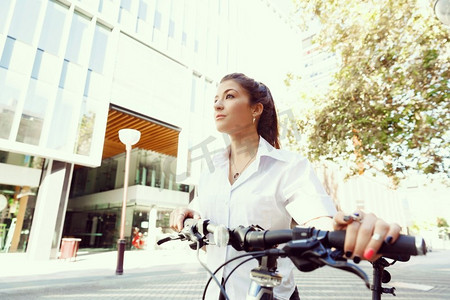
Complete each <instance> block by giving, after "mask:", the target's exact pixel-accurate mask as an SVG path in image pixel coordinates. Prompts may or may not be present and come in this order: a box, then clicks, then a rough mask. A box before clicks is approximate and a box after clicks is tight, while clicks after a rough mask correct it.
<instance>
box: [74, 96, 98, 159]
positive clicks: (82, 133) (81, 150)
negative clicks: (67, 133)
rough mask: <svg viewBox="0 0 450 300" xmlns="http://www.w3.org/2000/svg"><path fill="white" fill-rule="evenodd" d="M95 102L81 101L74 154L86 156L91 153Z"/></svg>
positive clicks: (86, 99) (95, 112) (95, 109)
mask: <svg viewBox="0 0 450 300" xmlns="http://www.w3.org/2000/svg"><path fill="white" fill-rule="evenodd" d="M95 102H96V101H93V100H89V99H88V98H84V99H83V103H82V105H81V114H80V120H79V124H78V134H77V142H76V146H75V153H76V154H81V155H86V156H88V155H89V154H90V151H91V145H92V135H93V133H94V126H95V117H96V115H97V110H98V108H97V107H95Z"/></svg>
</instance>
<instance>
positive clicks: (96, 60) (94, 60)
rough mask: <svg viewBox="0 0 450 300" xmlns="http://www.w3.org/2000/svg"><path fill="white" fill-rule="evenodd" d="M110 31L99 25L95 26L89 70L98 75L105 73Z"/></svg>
mask: <svg viewBox="0 0 450 300" xmlns="http://www.w3.org/2000/svg"><path fill="white" fill-rule="evenodd" d="M109 33H110V31H109V30H108V29H107V28H105V27H103V26H101V25H99V24H97V26H95V34H94V42H93V44H92V51H91V58H90V61H89V68H90V69H91V70H93V71H95V72H97V73H100V74H101V73H103V66H104V63H105V56H106V55H105V54H106V49H107V48H108V37H109Z"/></svg>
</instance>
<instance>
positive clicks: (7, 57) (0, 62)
mask: <svg viewBox="0 0 450 300" xmlns="http://www.w3.org/2000/svg"><path fill="white" fill-rule="evenodd" d="M15 42H16V39H15V38H12V37H10V36H8V37H7V38H6V42H5V47H4V48H3V54H2V58H1V59H0V67H3V68H5V69H8V68H9V63H10V62H11V56H12V53H13V50H14V43H15Z"/></svg>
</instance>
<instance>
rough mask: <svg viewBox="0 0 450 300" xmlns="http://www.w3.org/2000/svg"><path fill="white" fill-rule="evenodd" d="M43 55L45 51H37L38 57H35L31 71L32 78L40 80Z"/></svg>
mask: <svg viewBox="0 0 450 300" xmlns="http://www.w3.org/2000/svg"><path fill="white" fill-rule="evenodd" d="M43 53H44V51H43V50H42V49H37V51H36V56H35V57H34V64H33V70H32V71H31V78H34V79H38V76H39V70H40V68H41V62H42V54H43Z"/></svg>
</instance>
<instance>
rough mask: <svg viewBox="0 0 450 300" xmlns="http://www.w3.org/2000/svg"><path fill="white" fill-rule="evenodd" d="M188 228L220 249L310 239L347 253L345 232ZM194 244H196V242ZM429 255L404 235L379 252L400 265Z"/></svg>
mask: <svg viewBox="0 0 450 300" xmlns="http://www.w3.org/2000/svg"><path fill="white" fill-rule="evenodd" d="M184 224H185V228H186V229H188V230H189V231H191V232H198V233H199V234H201V235H202V236H206V235H207V234H208V233H212V234H213V235H214V241H215V244H216V245H218V246H225V245H232V246H233V248H235V249H236V250H238V251H242V250H243V251H246V252H250V251H256V250H265V249H270V248H273V247H274V246H275V245H278V244H284V243H288V242H295V241H298V240H305V239H309V238H315V239H317V240H319V241H320V242H321V243H322V244H323V246H325V247H326V248H337V249H343V248H344V241H345V231H324V230H318V229H315V228H314V227H295V228H293V229H282V230H261V229H258V228H257V227H255V226H250V227H243V226H238V227H237V228H235V229H232V230H231V229H228V228H226V227H225V226H223V225H217V224H213V223H211V222H210V221H209V220H203V219H197V220H195V219H186V220H185V222H184ZM191 229H193V230H191ZM188 239H190V238H188ZM190 240H192V241H196V239H190ZM426 252H427V250H426V245H425V241H424V240H423V239H422V238H421V237H415V236H408V235H400V236H399V238H398V239H397V240H396V241H395V243H393V244H385V243H383V245H382V246H381V248H380V249H379V251H378V253H380V254H382V255H383V256H384V257H387V258H392V259H395V260H399V261H407V260H409V256H411V255H425V254H426Z"/></svg>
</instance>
